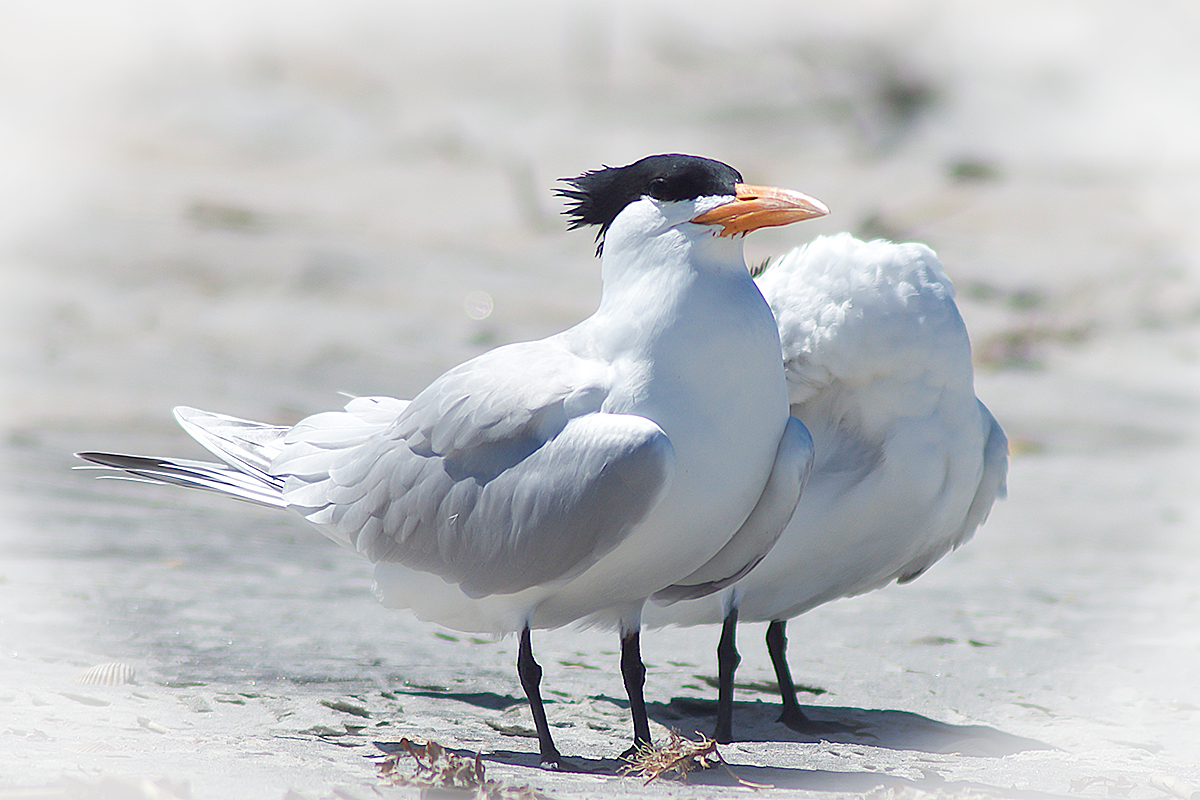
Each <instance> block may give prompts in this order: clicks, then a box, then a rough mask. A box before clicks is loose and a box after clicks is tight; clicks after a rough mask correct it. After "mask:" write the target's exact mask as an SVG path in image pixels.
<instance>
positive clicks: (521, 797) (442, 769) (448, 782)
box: [379, 738, 550, 800]
mask: <svg viewBox="0 0 1200 800" xmlns="http://www.w3.org/2000/svg"><path fill="white" fill-rule="evenodd" d="M400 750H401V751H403V752H404V753H408V754H409V755H410V756H412V757H413V759H414V760H415V761H416V771H415V772H413V774H411V775H402V774H400V772H399V769H398V767H399V764H400V759H401V758H403V756H402V755H401V753H392V754H391V755H389V756H387V758H385V759H383V760H382V761H380V762H379V776H380V777H381V778H383V779H384V780H386V781H388V782H390V783H391V784H392V785H393V786H421V787H436V788H437V789H441V790H443V792H445V793H449V792H461V793H462V797H463V798H472V800H550V798H548V797H547V796H546V795H544V794H541V793H540V792H538V791H536V790H535V789H533V788H532V787H530V786H511V785H509V784H506V783H502V782H501V781H496V780H489V779H487V778H486V777H484V774H483V762H482V761H481V760H480V758H479V754H478V753H476V754H475V757H474V758H467V757H465V756H460V755H456V754H454V753H451V752H450V751H449V750H447V749H446V748H444V747H442V746H441V745H440V744H438V743H437V742H434V741H429V742H426V743H425V744H417V743H416V742H413V741H410V740H409V739H407V738H405V739H401V740H400ZM422 796H424V793H422Z"/></svg>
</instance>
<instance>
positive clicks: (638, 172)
mask: <svg viewBox="0 0 1200 800" xmlns="http://www.w3.org/2000/svg"><path fill="white" fill-rule="evenodd" d="M561 180H562V182H563V183H565V184H567V188H564V189H559V190H558V191H557V192H556V193H555V194H557V195H558V196H559V197H564V198H566V199H567V201H568V203H570V205H569V206H568V207H567V209H566V211H565V212H563V213H565V214H566V215H567V218H568V219H569V220H570V224H569V225H568V226H567V229H568V230H575V229H576V228H583V227H586V226H588V225H596V226H598V227H599V230H598V231H597V232H596V241H597V242H598V243H599V244H598V245H597V247H596V254H597V255H599V254H600V253H601V251H602V250H603V248H604V234H605V232H606V231H607V230H608V227H609V226H610V225H612V223H613V220H615V219H616V218H617V215H618V214H620V213H621V212H622V211H623V210H624V209H625V206H627V205H629V204H630V203H632V202H634V201H636V200H639V199H641V198H643V197H652V198H654V199H655V200H662V201H668V202H669V201H675V200H694V199H696V198H697V197H709V196H712V195H732V194H734V191H735V190H734V185H735V184H738V183H741V182H742V176H741V174H740V173H739V172H738V171H737V170H736V169H734V168H733V167H731V166H729V165H728V164H723V163H721V162H720V161H713V160H712V159H710V158H701V157H699V156H687V155H681V154H679V153H668V154H665V155H659V156H647V157H646V158H643V159H641V160H640V161H635V162H633V163H632V164H628V165H626V166H624V167H601V168H600V169H595V170H590V171H588V172H585V173H583V174H582V175H580V176H579V177H576V178H562V179H561Z"/></svg>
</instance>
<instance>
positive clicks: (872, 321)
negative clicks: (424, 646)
mask: <svg viewBox="0 0 1200 800" xmlns="http://www.w3.org/2000/svg"><path fill="white" fill-rule="evenodd" d="M758 285H759V287H760V288H761V289H762V291H763V294H764V296H765V297H766V298H767V301H768V302H769V303H770V305H771V309H772V311H773V312H774V314H775V318H776V321H777V323H778V325H779V333H780V340H781V344H782V349H783V358H784V364H785V371H786V376H787V384H788V395H789V400H790V402H791V412H792V414H793V415H794V416H796V417H798V418H800V420H802V421H803V422H804V423H805V425H806V426H808V429H809V431H810V432H811V434H812V437H813V440H814V443H815V451H816V463H815V465H814V467H813V471H812V474H811V477H810V478H809V481H808V484H807V486H806V487H805V489H804V493H803V495H802V497H801V498H800V502H799V504H798V505H797V507H796V510H795V513H794V515H793V516H792V518H791V521H790V523H789V524H788V525H787V527H786V529H785V530H784V532H783V534H782V535H781V536H780V538H779V541H778V542H777V543H776V544H775V546H774V547H773V548H772V549H771V551H770V552H769V553H768V554H767V555H766V557H765V558H764V559H763V560H762V562H761V563H759V564H758V565H757V566H756V567H754V568H753V569H752V570H751V571H750V572H749V573H748V574H747V575H746V576H745V577H743V578H742V579H740V580H739V581H737V582H736V583H735V584H733V585H732V586H730V587H728V588H726V589H724V590H723V591H721V592H719V593H715V594H710V595H708V596H706V597H703V598H700V599H695V600H686V601H682V602H677V603H673V604H670V605H665V606H663V605H655V604H653V603H652V604H650V605H649V606H648V607H647V610H646V614H645V619H646V622H647V623H648V624H650V625H663V624H669V623H675V624H681V625H694V624H700V623H716V622H721V621H722V620H724V619H726V617H727V615H728V614H729V612H730V611H731V610H734V609H736V611H737V618H738V619H740V620H742V621H747V620H750V621H779V622H782V621H784V620H787V619H789V618H791V617H794V616H796V615H798V614H802V613H804V612H805V611H808V610H809V609H812V608H814V607H816V606H818V605H820V604H822V603H826V602H829V601H830V600H835V599H837V598H839V597H847V596H851V595H856V594H861V593H863V592H867V591H870V590H872V589H877V588H879V587H881V586H884V585H886V584H888V583H890V582H892V581H895V580H899V581H906V580H911V579H912V578H915V577H916V576H917V575H919V574H920V573H922V572H923V571H924V570H926V569H927V568H928V567H929V566H930V565H932V564H933V563H934V562H935V561H937V560H938V559H939V558H941V557H942V556H943V555H945V554H946V553H947V552H949V551H950V550H951V549H953V548H954V547H957V546H958V545H960V544H962V543H963V542H965V541H967V540H968V539H969V538H970V537H971V535H972V534H973V533H974V531H975V529H976V528H977V527H978V526H979V525H980V524H981V523H982V522H983V521H984V519H985V518H986V517H987V514H988V511H989V510H990V509H991V506H992V504H993V502H994V501H995V500H996V499H997V498H1000V497H1004V494H1005V475H1006V472H1007V465H1008V454H1007V440H1006V438H1005V436H1004V432H1003V431H1002V430H1001V428H1000V426H999V425H998V424H997V423H996V420H995V419H994V418H993V417H992V415H991V413H990V412H989V411H988V409H987V408H986V407H985V406H984V405H983V403H982V402H980V401H979V400H978V399H977V398H976V396H975V390H974V377H973V371H972V366H971V347H970V342H969V340H968V337H967V331H966V327H965V326H964V324H963V321H962V318H961V316H960V315H959V313H958V308H957V307H956V305H955V303H954V288H953V286H952V284H951V283H950V280H949V279H948V278H947V277H946V275H945V273H944V272H943V271H942V267H941V264H940V263H939V262H938V260H937V257H936V256H935V255H934V253H933V251H931V250H930V249H929V248H928V247H925V246H924V245H921V244H893V243H890V242H885V241H874V242H862V241H859V240H857V239H855V238H854V237H852V236H850V235H849V234H839V235H837V236H832V237H821V238H818V239H816V240H815V241H813V242H812V243H811V244H809V245H807V246H806V247H801V248H797V249H796V250H793V251H791V252H789V253H788V254H786V255H785V256H783V257H782V258H779V259H778V260H775V261H774V262H772V263H770V264H769V265H768V267H767V269H766V270H765V271H764V272H763V273H762V274H761V275H760V276H759V278H758ZM659 599H660V600H667V599H670V598H669V596H667V595H660V598H659ZM778 666H779V665H778V664H777V668H778ZM786 700H787V698H786V697H785V701H786ZM719 732H720V731H719Z"/></svg>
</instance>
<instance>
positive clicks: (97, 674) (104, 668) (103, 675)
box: [75, 661, 133, 686]
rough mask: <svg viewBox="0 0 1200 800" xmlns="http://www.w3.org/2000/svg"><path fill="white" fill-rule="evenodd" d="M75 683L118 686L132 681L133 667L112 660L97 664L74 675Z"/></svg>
mask: <svg viewBox="0 0 1200 800" xmlns="http://www.w3.org/2000/svg"><path fill="white" fill-rule="evenodd" d="M75 682H76V683H83V684H89V685H92V686H120V685H121V684H123V683H133V667H131V666H129V665H128V664H122V663H121V662H120V661H112V662H109V663H108V664H97V665H96V666H94V667H92V668H91V669H89V670H87V671H86V672H81V673H80V674H78V675H76V676H75Z"/></svg>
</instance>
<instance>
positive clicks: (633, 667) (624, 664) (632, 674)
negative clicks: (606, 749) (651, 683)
mask: <svg viewBox="0 0 1200 800" xmlns="http://www.w3.org/2000/svg"><path fill="white" fill-rule="evenodd" d="M621 677H622V678H624V679H625V692H626V693H627V694H628V695H629V711H630V712H631V713H632V714H633V747H631V748H629V749H628V750H626V751H625V752H624V753H622V754H621V757H622V758H628V757H629V756H631V755H633V754H634V753H635V752H637V750H638V749H639V748H642V747H648V746H649V745H650V719H649V718H648V717H647V716H646V700H645V698H644V697H643V696H642V687H643V686H645V684H646V665H645V664H643V663H642V644H641V636H640V635H639V634H638V633H637V632H636V631H635V632H633V633H627V634H625V635H624V636H622V637H621Z"/></svg>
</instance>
